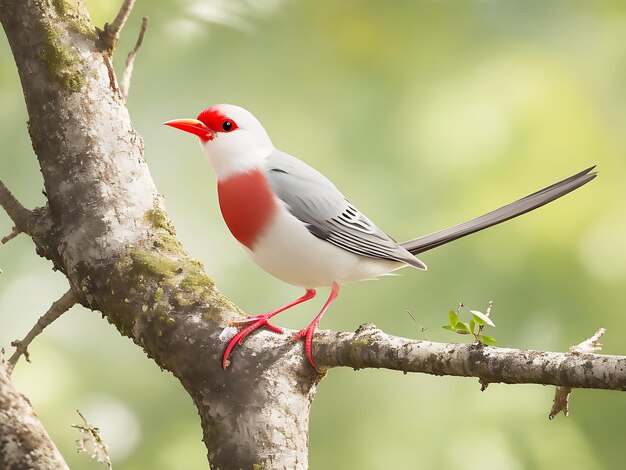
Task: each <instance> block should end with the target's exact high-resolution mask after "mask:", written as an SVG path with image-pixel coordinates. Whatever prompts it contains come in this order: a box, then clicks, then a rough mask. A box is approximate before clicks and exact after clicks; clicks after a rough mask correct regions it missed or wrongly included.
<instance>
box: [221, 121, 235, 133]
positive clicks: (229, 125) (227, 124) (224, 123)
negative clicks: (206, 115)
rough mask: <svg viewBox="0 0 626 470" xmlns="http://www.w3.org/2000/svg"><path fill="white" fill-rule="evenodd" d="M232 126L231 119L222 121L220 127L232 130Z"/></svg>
mask: <svg viewBox="0 0 626 470" xmlns="http://www.w3.org/2000/svg"><path fill="white" fill-rule="evenodd" d="M232 128H233V122H232V121H224V122H223V123H222V129H224V130H225V131H226V132H228V131H230V130H232Z"/></svg>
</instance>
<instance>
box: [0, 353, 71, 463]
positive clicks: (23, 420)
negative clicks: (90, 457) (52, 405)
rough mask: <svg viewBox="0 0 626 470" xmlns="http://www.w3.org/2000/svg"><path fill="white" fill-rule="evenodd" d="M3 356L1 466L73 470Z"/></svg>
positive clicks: (0, 376)
mask: <svg viewBox="0 0 626 470" xmlns="http://www.w3.org/2000/svg"><path fill="white" fill-rule="evenodd" d="M6 366H7V363H6V362H4V360H3V359H0V468H6V469H13V468H14V469H20V468H24V469H26V468H28V469H30V468H36V469H40V470H60V469H69V467H68V466H67V464H66V463H65V461H64V460H63V457H62V456H61V454H60V453H59V450H58V449H57V448H56V446H55V445H54V443H53V442H52V441H51V440H50V436H48V433H47V432H46V430H45V429H44V427H43V425H42V424H41V422H40V421H39V419H38V418H37V416H36V415H35V413H34V412H33V409H32V407H31V405H30V403H29V401H28V399H27V398H26V397H25V396H24V395H22V394H21V393H19V392H18V391H17V390H15V388H13V384H12V383H11V380H10V379H9V374H8V371H7V367H6Z"/></svg>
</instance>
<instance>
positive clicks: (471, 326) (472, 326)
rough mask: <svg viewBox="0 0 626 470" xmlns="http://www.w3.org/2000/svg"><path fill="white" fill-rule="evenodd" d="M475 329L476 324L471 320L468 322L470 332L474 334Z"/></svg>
mask: <svg viewBox="0 0 626 470" xmlns="http://www.w3.org/2000/svg"><path fill="white" fill-rule="evenodd" d="M475 329H476V322H475V321H474V320H473V319H472V320H470V331H471V332H472V333H474V330H475Z"/></svg>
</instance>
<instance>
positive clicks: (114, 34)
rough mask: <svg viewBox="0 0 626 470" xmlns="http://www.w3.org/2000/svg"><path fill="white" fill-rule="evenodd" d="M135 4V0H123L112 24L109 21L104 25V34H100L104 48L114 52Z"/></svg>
mask: <svg viewBox="0 0 626 470" xmlns="http://www.w3.org/2000/svg"><path fill="white" fill-rule="evenodd" d="M134 6H135V0H123V1H122V5H121V6H120V9H119V11H118V12H117V16H116V17H115V19H114V20H113V22H112V23H111V24H109V23H107V24H105V25H104V31H102V34H101V35H100V40H101V41H102V46H103V49H105V50H108V51H111V52H113V50H114V49H115V46H116V45H117V41H118V39H119V37H120V32H121V31H122V28H123V27H124V25H125V24H126V21H127V20H128V17H129V16H130V13H131V12H132V11H133V7H134Z"/></svg>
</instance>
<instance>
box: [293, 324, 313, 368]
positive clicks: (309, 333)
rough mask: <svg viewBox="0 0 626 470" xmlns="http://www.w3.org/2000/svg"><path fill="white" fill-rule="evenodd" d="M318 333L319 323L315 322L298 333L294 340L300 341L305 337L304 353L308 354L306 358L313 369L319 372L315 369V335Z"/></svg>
mask: <svg viewBox="0 0 626 470" xmlns="http://www.w3.org/2000/svg"><path fill="white" fill-rule="evenodd" d="M316 331H317V323H316V322H313V323H311V324H310V325H309V326H307V327H306V328H303V329H302V330H300V331H298V332H297V333H296V334H295V335H294V336H293V340H294V341H298V340H299V339H302V338H303V337H304V351H305V353H306V357H307V359H308V360H309V363H310V364H311V366H312V367H313V369H315V370H317V367H315V363H314V362H313V335H314V334H315V332H316Z"/></svg>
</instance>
